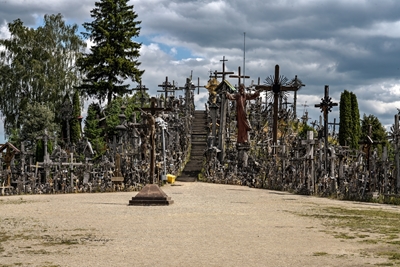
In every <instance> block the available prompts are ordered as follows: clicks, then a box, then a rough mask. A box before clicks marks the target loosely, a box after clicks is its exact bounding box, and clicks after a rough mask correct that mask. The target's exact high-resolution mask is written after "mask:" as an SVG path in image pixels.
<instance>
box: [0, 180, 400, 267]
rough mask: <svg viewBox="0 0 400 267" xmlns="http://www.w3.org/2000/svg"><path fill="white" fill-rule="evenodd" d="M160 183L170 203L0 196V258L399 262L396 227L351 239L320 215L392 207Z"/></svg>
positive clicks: (126, 196) (132, 262)
mask: <svg viewBox="0 0 400 267" xmlns="http://www.w3.org/2000/svg"><path fill="white" fill-rule="evenodd" d="M162 190H163V191H164V192H165V193H166V194H167V195H168V196H170V197H171V198H172V200H173V201H174V203H173V204H172V205H170V206H128V202H129V200H130V199H131V198H132V197H133V196H135V195H136V194H137V192H116V193H97V194H67V195H61V194H60V195H24V196H3V197H0V266H1V267H4V266H41V267H42V266H47V267H50V266H63V267H64V266H107V267H109V266H276V267H279V266H325V267H327V266H353V267H354V266H400V258H399V259H397V255H398V254H396V253H395V252H393V253H394V254H393V253H392V254H389V253H386V254H385V253H381V252H382V251H383V250H385V251H388V250H394V251H395V250H396V249H399V251H400V246H399V245H396V244H397V243H396V242H397V240H398V238H399V236H398V234H397V235H396V234H393V233H392V235H391V236H392V239H391V240H394V241H396V242H392V243H391V244H394V245H391V246H389V245H388V243H387V242H375V239H380V238H383V237H382V236H381V235H379V234H377V233H369V234H365V233H363V234H361V233H358V234H357V235H352V236H351V238H348V237H349V236H350V234H354V233H352V229H345V228H340V227H339V228H338V226H337V225H336V226H334V225H331V224H329V221H327V218H328V220H329V217H326V216H325V217H324V218H323V219H322V218H319V216H318V214H320V212H322V211H323V210H324V209H330V208H338V207H339V208H343V209H355V210H360V209H361V210H379V211H380V210H383V211H387V212H390V213H397V214H398V215H399V219H400V210H399V207H395V206H387V205H377V204H367V203H354V202H344V201H338V200H331V199H326V198H317V197H310V196H300V195H292V194H289V193H285V192H277V191H269V190H261V189H252V188H247V187H240V186H232V185H217V184H207V183H200V182H196V183H178V182H177V183H175V184H174V185H166V186H163V187H162ZM333 219H334V218H333V217H332V220H333ZM396 238H397V239H396ZM365 240H367V241H368V242H365ZM399 243H400V242H399ZM378 252H379V253H378ZM389 255H392V257H391V258H390V256H389Z"/></svg>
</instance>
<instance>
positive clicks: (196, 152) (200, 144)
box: [176, 110, 207, 182]
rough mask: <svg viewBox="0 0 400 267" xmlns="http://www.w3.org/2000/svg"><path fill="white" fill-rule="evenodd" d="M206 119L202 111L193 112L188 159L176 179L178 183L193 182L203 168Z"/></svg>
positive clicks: (205, 146) (205, 145)
mask: <svg viewBox="0 0 400 267" xmlns="http://www.w3.org/2000/svg"><path fill="white" fill-rule="evenodd" d="M206 126H207V118H206V112H205V111H204V110H195V111H194V119H193V124H192V149H191V153H190V159H189V161H188V163H186V166H185V168H184V169H183V171H182V173H181V175H180V176H179V177H178V178H177V179H176V180H177V181H180V182H195V181H197V177H198V174H199V173H200V172H201V168H202V167H203V159H204V157H203V155H204V151H205V149H206V148H207V129H206Z"/></svg>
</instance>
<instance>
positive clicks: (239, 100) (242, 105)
mask: <svg viewBox="0 0 400 267" xmlns="http://www.w3.org/2000/svg"><path fill="white" fill-rule="evenodd" d="M259 95H260V91H256V92H255V93H254V94H247V93H246V92H245V89H244V84H240V86H239V92H238V93H236V94H233V95H232V94H229V93H226V98H228V99H229V100H235V101H236V122H237V127H238V133H237V141H236V142H237V143H238V144H246V143H248V140H249V135H248V132H249V131H250V130H251V126H250V122H249V120H248V119H247V111H246V104H247V100H252V99H256V98H257V97H258V96H259Z"/></svg>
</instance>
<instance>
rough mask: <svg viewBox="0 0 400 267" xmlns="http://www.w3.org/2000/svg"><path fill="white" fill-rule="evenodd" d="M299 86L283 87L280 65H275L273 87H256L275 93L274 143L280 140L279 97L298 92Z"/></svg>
mask: <svg viewBox="0 0 400 267" xmlns="http://www.w3.org/2000/svg"><path fill="white" fill-rule="evenodd" d="M298 89H299V88H298V85H297V84H296V85H292V84H291V85H283V84H281V80H280V79H279V65H275V77H274V83H273V84H271V85H256V90H263V91H272V92H273V93H274V118H273V125H272V126H273V127H272V142H273V143H274V144H276V143H277V139H278V103H279V96H280V94H281V92H283V91H297V90H298Z"/></svg>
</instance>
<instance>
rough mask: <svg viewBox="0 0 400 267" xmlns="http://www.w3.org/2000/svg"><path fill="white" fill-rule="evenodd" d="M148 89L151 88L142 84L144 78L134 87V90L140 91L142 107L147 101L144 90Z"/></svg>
mask: <svg viewBox="0 0 400 267" xmlns="http://www.w3.org/2000/svg"><path fill="white" fill-rule="evenodd" d="M147 90H149V88H147V87H146V85H142V80H140V82H139V84H138V86H137V87H136V88H135V89H132V91H139V92H140V107H142V108H143V104H144V101H145V98H144V92H146V91H147Z"/></svg>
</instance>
